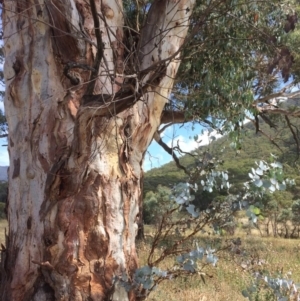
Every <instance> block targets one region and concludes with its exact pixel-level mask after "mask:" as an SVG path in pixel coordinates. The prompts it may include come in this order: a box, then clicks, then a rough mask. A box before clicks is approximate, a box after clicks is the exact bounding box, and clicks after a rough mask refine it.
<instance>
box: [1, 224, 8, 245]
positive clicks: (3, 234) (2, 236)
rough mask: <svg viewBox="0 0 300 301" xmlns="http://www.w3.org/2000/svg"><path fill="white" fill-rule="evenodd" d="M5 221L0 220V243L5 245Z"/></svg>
mask: <svg viewBox="0 0 300 301" xmlns="http://www.w3.org/2000/svg"><path fill="white" fill-rule="evenodd" d="M7 226H8V225H7V220H5V219H0V243H2V244H3V245H4V244H5V228H6V229H7Z"/></svg>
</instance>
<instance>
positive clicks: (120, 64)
mask: <svg viewBox="0 0 300 301" xmlns="http://www.w3.org/2000/svg"><path fill="white" fill-rule="evenodd" d="M94 6H95V7H94ZM93 7H94V9H93ZM192 8H193V0H179V1H176V0H169V1H168V0H156V1H154V2H153V4H152V6H151V7H150V9H149V11H148V17H147V20H146V22H145V24H144V26H143V27H142V29H141V31H140V38H139V44H138V46H137V50H136V52H133V53H131V54H129V55H128V54H127V55H126V56H125V52H126V46H125V45H124V43H123V42H124V40H125V38H126V37H125V34H124V32H125V30H124V11H123V5H122V2H121V0H110V1H108V0H102V1H99V0H95V2H94V0H90V1H86V0H44V1H42V0H27V1H25V0H18V1H11V0H4V1H3V11H2V20H3V28H4V49H5V68H4V74H5V81H6V95H5V110H6V116H7V120H8V125H9V130H10V132H9V155H10V168H9V203H8V220H9V231H8V237H7V249H6V251H5V252H4V253H3V258H4V260H3V261H2V270H1V288H0V297H1V300H3V301H20V300H23V301H25V300H32V301H43V300H49V301H50V300H72V301H79V300H122V301H124V300H137V299H138V297H137V296H135V294H134V292H133V291H132V292H129V293H127V292H126V291H125V290H124V289H123V288H122V287H121V286H120V285H118V284H117V283H115V282H114V281H113V279H114V277H115V276H119V275H122V274H123V273H126V274H127V275H129V277H130V275H132V272H133V271H134V270H135V269H136V268H137V266H138V259H137V254H136V250H135V236H136V232H137V223H138V215H139V199H140V194H141V191H140V181H141V176H142V162H143V158H144V154H145V151H146V150H147V147H148V145H149V143H150V142H151V140H152V138H153V135H154V133H155V132H156V130H157V129H158V127H159V125H160V123H161V115H162V111H163V108H164V106H165V104H166V102H167V100H168V96H169V94H170V91H171V89H172V86H173V82H174V77H175V75H176V72H177V69H178V66H179V63H180V61H179V60H178V57H179V50H180V47H181V45H182V44H183V42H184V38H185V36H186V35H187V28H188V20H189V16H190V13H191V11H192ZM97 22H99V23H100V28H99V25H97ZM99 29H100V30H99ZM125 57H127V58H129V59H128V63H127V61H125V60H124V58H125ZM129 60H130V61H131V64H129ZM129 66H130V68H131V69H129ZM125 75H126V76H125ZM91 94H93V95H91Z"/></svg>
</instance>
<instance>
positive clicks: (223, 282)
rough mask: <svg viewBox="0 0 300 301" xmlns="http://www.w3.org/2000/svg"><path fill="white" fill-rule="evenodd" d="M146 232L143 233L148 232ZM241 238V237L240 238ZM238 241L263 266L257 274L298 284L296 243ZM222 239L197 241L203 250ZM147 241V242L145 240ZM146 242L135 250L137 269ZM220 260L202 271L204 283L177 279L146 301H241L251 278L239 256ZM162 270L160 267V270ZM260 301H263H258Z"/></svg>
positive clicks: (227, 254)
mask: <svg viewBox="0 0 300 301" xmlns="http://www.w3.org/2000/svg"><path fill="white" fill-rule="evenodd" d="M149 230H150V228H148V229H146V233H147V231H149ZM241 235H243V236H241ZM239 236H240V237H241V238H242V246H241V248H242V250H243V252H245V253H247V254H251V255H252V258H253V259H254V258H255V259H263V260H265V264H263V265H261V266H256V269H257V270H265V271H269V272H271V273H274V274H275V273H278V272H279V271H280V272H283V274H286V273H287V272H289V271H290V272H292V279H293V280H294V281H295V282H296V283H299V282H300V240H295V239H294V240H291V239H281V238H276V239H275V238H271V237H270V238H261V237H259V236H249V235H248V236H247V235H245V234H243V233H239ZM226 239H232V237H227V238H226V237H222V238H218V237H216V236H215V237H214V236H212V237H207V236H206V237H204V236H202V237H201V236H200V237H198V240H199V244H200V245H202V246H205V245H207V244H208V242H209V240H211V243H209V244H210V245H212V247H213V246H217V245H220V244H221V243H222V242H224V241H225V240H226ZM149 240H151V238H149ZM149 244H150V242H148V244H147V243H144V244H143V245H142V246H140V248H139V257H140V260H141V265H143V264H146V258H147V255H148V250H149ZM219 257H220V260H219V262H218V264H217V267H215V268H214V267H209V268H208V269H206V270H205V271H206V272H207V274H208V275H210V276H211V277H205V283H203V281H202V280H201V277H200V276H199V275H193V276H191V277H187V278H184V277H183V278H180V279H176V280H172V281H168V282H165V283H162V284H161V285H160V286H159V287H158V288H157V290H156V291H154V292H153V293H152V294H151V295H150V296H149V298H148V301H163V300H169V301H173V300H174V301H175V300H176V301H177V300H188V301H226V300H228V301H232V300H234V301H245V300H247V299H245V298H244V297H243V296H242V294H241V291H242V290H243V289H245V288H246V287H248V286H249V284H250V283H251V280H252V278H251V274H250V272H249V271H245V270H244V269H243V268H242V267H241V265H240V261H241V260H242V258H243V257H242V256H241V255H236V256H235V257H234V258H233V257H232V256H231V255H230V252H227V251H226V252H224V253H222V254H220V255H219ZM172 263H173V260H171V259H169V262H167V263H165V264H167V265H172ZM161 268H163V266H162V267H161ZM260 300H263V299H260Z"/></svg>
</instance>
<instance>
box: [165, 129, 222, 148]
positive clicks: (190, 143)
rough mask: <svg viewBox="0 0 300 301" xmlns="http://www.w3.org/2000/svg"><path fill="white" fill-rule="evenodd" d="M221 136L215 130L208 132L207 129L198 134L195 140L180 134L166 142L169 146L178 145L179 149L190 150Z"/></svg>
mask: <svg viewBox="0 0 300 301" xmlns="http://www.w3.org/2000/svg"><path fill="white" fill-rule="evenodd" d="M220 137H222V135H221V134H218V133H217V131H212V132H209V131H208V130H206V131H204V132H203V134H202V133H201V134H198V139H197V141H196V140H195V139H194V138H188V137H184V136H182V135H180V136H178V137H176V138H174V139H171V140H169V141H168V142H167V145H168V146H169V147H174V146H177V144H178V145H179V147H180V149H181V150H182V151H184V152H191V151H193V150H195V149H196V148H198V147H200V146H202V145H207V144H209V143H211V142H212V141H213V140H215V139H218V138H220Z"/></svg>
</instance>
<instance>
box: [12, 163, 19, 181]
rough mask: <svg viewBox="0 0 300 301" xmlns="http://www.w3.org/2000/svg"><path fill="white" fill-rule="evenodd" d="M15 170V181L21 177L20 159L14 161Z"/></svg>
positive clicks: (13, 176)
mask: <svg viewBox="0 0 300 301" xmlns="http://www.w3.org/2000/svg"><path fill="white" fill-rule="evenodd" d="M13 168H14V171H13V175H12V178H13V179H15V178H17V177H18V176H19V175H20V158H18V159H14V163H13Z"/></svg>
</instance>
